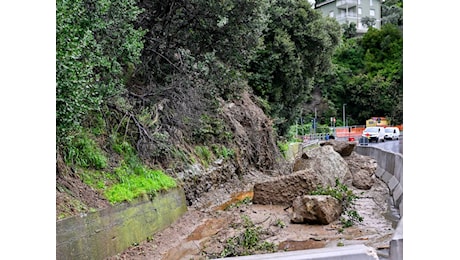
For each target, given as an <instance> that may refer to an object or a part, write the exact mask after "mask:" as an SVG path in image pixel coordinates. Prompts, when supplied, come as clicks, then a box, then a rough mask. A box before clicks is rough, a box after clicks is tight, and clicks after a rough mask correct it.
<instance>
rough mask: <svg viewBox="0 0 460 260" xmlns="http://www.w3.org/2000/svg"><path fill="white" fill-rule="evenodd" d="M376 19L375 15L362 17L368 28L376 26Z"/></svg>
mask: <svg viewBox="0 0 460 260" xmlns="http://www.w3.org/2000/svg"><path fill="white" fill-rule="evenodd" d="M376 21H377V20H376V19H375V18H374V17H369V16H366V17H363V18H361V24H362V25H363V26H365V27H367V28H371V27H374V26H375V22H376Z"/></svg>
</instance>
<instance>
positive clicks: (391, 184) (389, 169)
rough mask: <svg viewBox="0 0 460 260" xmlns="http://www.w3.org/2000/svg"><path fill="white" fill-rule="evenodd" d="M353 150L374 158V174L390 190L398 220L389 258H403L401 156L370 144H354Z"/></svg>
mask: <svg viewBox="0 0 460 260" xmlns="http://www.w3.org/2000/svg"><path fill="white" fill-rule="evenodd" d="M355 152H357V153H358V154H361V155H366V156H370V157H372V158H374V159H375V160H376V161H377V164H378V166H379V167H378V169H377V171H376V173H375V175H376V176H377V177H378V178H380V179H381V180H383V181H384V182H385V183H386V184H387V186H388V189H389V191H390V195H391V197H392V199H393V203H394V206H395V208H397V209H398V210H399V215H400V220H399V222H398V225H397V227H396V230H395V233H394V234H393V238H392V240H391V241H390V260H402V259H403V156H402V154H400V153H393V152H389V151H385V150H383V149H380V148H377V147H372V146H356V147H355Z"/></svg>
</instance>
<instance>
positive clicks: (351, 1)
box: [315, 0, 382, 34]
mask: <svg viewBox="0 0 460 260" xmlns="http://www.w3.org/2000/svg"><path fill="white" fill-rule="evenodd" d="M381 7H382V0H316V2H315V9H316V10H319V11H321V12H322V13H323V14H324V15H327V16H329V17H333V18H335V19H336V20H337V21H338V22H339V24H350V23H352V22H353V23H355V24H356V30H357V33H359V34H362V33H366V32H367V29H368V28H367V26H366V25H363V24H362V23H361V20H362V18H364V17H369V18H374V19H375V24H374V26H373V27H374V28H377V29H380V26H381V23H382V8H381Z"/></svg>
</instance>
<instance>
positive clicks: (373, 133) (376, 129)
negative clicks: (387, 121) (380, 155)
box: [361, 126, 385, 143]
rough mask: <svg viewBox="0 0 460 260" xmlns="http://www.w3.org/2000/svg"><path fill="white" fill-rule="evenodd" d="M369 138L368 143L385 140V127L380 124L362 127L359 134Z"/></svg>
mask: <svg viewBox="0 0 460 260" xmlns="http://www.w3.org/2000/svg"><path fill="white" fill-rule="evenodd" d="M361 136H363V137H366V138H367V139H369V143H370V142H372V141H375V142H376V143H378V142H380V141H382V142H385V128H383V127H380V126H369V127H366V129H364V131H363V134H362V135H361Z"/></svg>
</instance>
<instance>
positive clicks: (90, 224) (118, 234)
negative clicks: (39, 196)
mask: <svg viewBox="0 0 460 260" xmlns="http://www.w3.org/2000/svg"><path fill="white" fill-rule="evenodd" d="M186 211H187V205H186V200H185V193H184V190H183V189H182V188H175V189H171V190H168V191H165V192H161V193H158V194H157V195H156V196H155V197H154V198H153V199H149V198H147V197H145V198H141V199H138V200H136V201H134V202H131V203H123V204H121V205H117V206H114V207H109V208H106V209H102V210H100V211H96V212H91V213H88V214H86V215H82V216H75V217H70V218H66V219H62V220H58V221H57V222H56V259H57V260H63V259H78V260H82V259H91V260H97V259H104V258H106V257H110V256H113V255H116V254H118V253H121V252H123V251H124V250H126V249H127V248H128V247H129V246H131V245H134V244H136V243H139V242H141V241H144V240H146V239H148V237H151V236H152V235H153V234H154V233H156V232H158V231H161V230H162V229H164V228H166V227H168V226H169V225H171V224H172V223H174V221H176V220H177V219H178V218H179V217H180V216H182V214H184V213H185V212H186Z"/></svg>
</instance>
